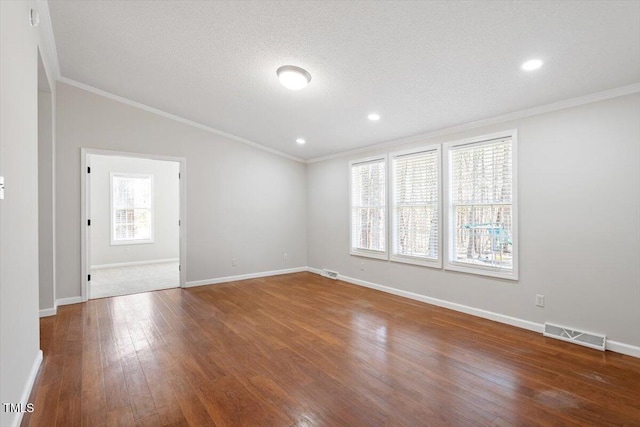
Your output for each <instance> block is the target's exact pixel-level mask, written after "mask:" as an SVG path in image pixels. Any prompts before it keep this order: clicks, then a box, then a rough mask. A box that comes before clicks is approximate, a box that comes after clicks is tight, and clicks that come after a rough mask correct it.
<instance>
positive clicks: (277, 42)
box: [49, 0, 640, 159]
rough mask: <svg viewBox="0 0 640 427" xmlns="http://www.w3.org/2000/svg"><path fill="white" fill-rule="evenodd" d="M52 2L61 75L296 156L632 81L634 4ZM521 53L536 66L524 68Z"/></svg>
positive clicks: (637, 33) (639, 72)
mask: <svg viewBox="0 0 640 427" xmlns="http://www.w3.org/2000/svg"><path fill="white" fill-rule="evenodd" d="M49 8H50V13H51V20H52V24H53V30H54V36H55V40H56V46H57V50H58V59H59V62H60V69H61V75H62V76H63V77H66V78H69V79H72V80H75V81H77V82H80V83H84V84H87V85H90V86H93V87H95V88H98V89H101V90H104V91H107V92H110V93H113V94H115V95H119V96H122V97H124V98H128V99H130V100H133V101H136V102H139V103H142V104H146V105H148V106H151V107H154V108H157V109H160V110H163V111H166V112H168V113H172V114H174V115H177V116H180V117H183V118H186V119H189V120H192V121H195V122H198V123H201V124H204V125H206V126H209V127H212V128H215V129H218V130H220V131H223V132H227V133H230V134H233V135H236V136H239V137H242V138H245V139H248V140H251V141H253V142H256V143H258V144H261V145H264V146H267V147H271V148H273V149H276V150H279V151H281V152H284V153H287V154H289V155H292V156H295V157H298V158H302V159H312V158H317V157H320V156H325V155H329V154H333V153H337V152H340V151H345V150H350V149H356V148H361V147H364V146H367V145H372V144H376V143H380V142H385V141H390V140H394V139H398V138H403V137H409V136H412V135H416V134H420V133H425V132H430V131H435V130H439V129H443V128H447V127H450V126H454V125H458V124H463V123H468V122H471V121H476V120H481V119H486V118H490V117H494V116H497V115H501V114H505V113H509V112H514V111H519V110H522V109H526V108H531V107H535V106H540V105H544V104H549V103H553V102H556V101H560V100H564V99H568V98H572V97H576V96H580V95H585V94H589V93H594V92H598V91H602V90H607V89H611V88H616V87H620V86H625V85H629V84H633V83H637V82H639V81H640V2H638V1H498V2H495V1H492V2H488V1H483V2H480V1H469V2H464V1H456V2H454V1H443V2H439V1H429V2H385V1H375V2H367V1H358V2H355V1H354V2H347V1H317V2H298V1H237V2H236V1H229V2H227V1H208V2H202V1H200V2H191V1H127V2H123V1H51V0H50V1H49ZM530 58H540V59H542V60H544V61H545V65H544V66H543V68H541V69H540V70H538V71H534V72H525V71H523V70H522V69H521V68H520V65H521V64H522V62H524V61H525V60H527V59H530ZM287 64H292V65H297V66H300V67H303V68H305V69H306V70H308V71H309V72H310V73H311V75H312V80H311V83H310V84H309V86H307V87H306V88H305V89H302V90H300V91H290V90H288V89H285V88H284V87H283V86H281V85H280V84H279V81H278V79H277V77H276V69H277V68H278V67H279V66H281V65H287ZM371 112H377V113H379V114H380V115H381V117H382V119H381V120H380V121H378V122H370V121H369V120H367V115H368V114H369V113H371ZM299 137H302V138H305V139H306V141H307V143H306V144H305V145H298V144H296V142H295V140H296V138H299ZM176 143H177V142H176Z"/></svg>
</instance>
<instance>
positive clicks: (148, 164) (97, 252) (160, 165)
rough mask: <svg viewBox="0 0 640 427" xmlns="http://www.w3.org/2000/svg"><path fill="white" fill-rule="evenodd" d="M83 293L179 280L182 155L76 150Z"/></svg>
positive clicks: (134, 289) (152, 287) (105, 293)
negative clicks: (81, 183) (79, 154)
mask: <svg viewBox="0 0 640 427" xmlns="http://www.w3.org/2000/svg"><path fill="white" fill-rule="evenodd" d="M82 160H83V174H84V176H85V179H84V187H85V188H84V191H83V194H84V195H85V198H84V199H85V200H84V201H83V206H84V209H83V211H84V214H85V216H86V218H85V219H86V221H83V229H84V237H83V242H84V248H83V250H82V254H83V261H82V265H83V267H84V271H86V275H85V274H84V272H83V279H84V280H83V282H84V286H83V288H84V289H83V300H87V299H94V298H104V297H111V296H120V295H128V294H134V293H141V292H149V291H156V290H162V289H169V288H176V287H179V286H183V285H184V277H185V275H184V267H185V266H184V262H183V261H184V234H185V233H184V229H185V226H186V224H185V223H184V221H183V218H184V216H185V215H184V214H185V212H184V209H183V208H184V179H183V178H184V166H185V161H184V159H182V158H170V157H164V156H150V155H141V154H133V153H117V152H108V151H103V150H89V149H85V150H83V155H82Z"/></svg>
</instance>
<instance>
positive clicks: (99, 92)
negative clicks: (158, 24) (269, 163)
mask: <svg viewBox="0 0 640 427" xmlns="http://www.w3.org/2000/svg"><path fill="white" fill-rule="evenodd" d="M58 81H59V82H61V83H64V84H68V85H69V86H74V87H77V88H78V89H82V90H86V91H87V92H91V93H94V94H96V95H100V96H103V97H105V98H109V99H111V100H114V101H118V102H121V103H123V104H127V105H129V106H131V107H135V108H139V109H141V110H144V111H147V112H149V113H153V114H157V115H159V116H162V117H165V118H167V119H171V120H175V121H176V122H180V123H182V124H185V125H188V126H192V127H194V128H197V129H200V130H203V131H205V132H209V133H212V134H215V135H218V136H222V137H224V138H227V139H231V140H233V141H237V142H242V143H243V144H247V145H250V146H251V147H254V148H257V149H259V150H262V151H266V152H268V153H272V154H276V155H278V156H280V157H284V158H286V159H290V160H294V161H296V162H300V163H305V160H304V159H301V158H299V157H294V156H291V155H289V154H287V153H284V152H282V151H279V150H276V149H274V148H271V147H267V146H265V145H262V144H258V143H257V142H253V141H250V140H248V139H245V138H242V137H239V136H236V135H233V134H231V133H227V132H223V131H221V130H218V129H215V128H212V127H209V126H207V125H203V124H202V123H198V122H194V121H193V120H189V119H185V118H184V117H180V116H176V115H175V114H171V113H167V112H166V111H162V110H159V109H157V108H154V107H151V106H149V105H146V104H142V103H140V102H137V101H132V100H130V99H127V98H124V97H122V96H120V95H116V94H113V93H111V92H107V91H104V90H102V89H98V88H96V87H93V86H89V85H87V84H84V83H80V82H78V81H76V80H72V79H69V78H67V77H58Z"/></svg>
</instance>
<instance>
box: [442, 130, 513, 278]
mask: <svg viewBox="0 0 640 427" xmlns="http://www.w3.org/2000/svg"><path fill="white" fill-rule="evenodd" d="M506 138H510V139H511V144H512V145H511V162H512V163H511V165H512V166H511V167H512V169H511V173H512V174H513V176H512V185H513V189H512V191H513V193H512V199H511V214H512V227H513V230H512V233H511V241H512V251H513V252H512V254H513V266H512V268H511V269H504V268H499V267H489V266H481V265H470V264H466V263H460V262H456V261H454V254H453V247H454V245H453V239H454V238H455V232H454V229H453V228H454V227H455V224H454V222H455V220H454V218H453V205H452V203H451V200H452V197H451V191H452V188H451V187H452V186H451V182H452V176H451V173H452V165H451V150H452V149H454V148H457V147H460V146H462V145H470V144H482V143H485V142H487V143H488V142H492V141H495V140H496V139H506ZM442 150H443V153H442V154H443V159H444V160H443V162H442V163H443V185H444V191H443V193H444V194H443V195H444V198H443V206H444V209H443V213H444V220H445V230H446V234H445V235H446V239H444V245H445V249H444V253H445V254H446V256H445V257H444V269H445V270H450V271H459V272H462V273H471V274H477V275H482V276H490V277H497V278H501V279H508V280H518V264H519V263H518V254H519V249H518V165H517V159H518V131H517V130H516V129H510V130H506V131H502V132H497V133H493V134H489V135H482V136H478V137H473V138H467V139H462V140H458V141H451V142H445V143H444V144H442Z"/></svg>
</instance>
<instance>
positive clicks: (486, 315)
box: [307, 267, 640, 358]
mask: <svg viewBox="0 0 640 427" xmlns="http://www.w3.org/2000/svg"><path fill="white" fill-rule="evenodd" d="M307 271H309V272H311V273H315V274H321V273H322V270H320V269H318V268H313V267H307ZM338 279H339V280H342V281H345V282H348V283H352V284H354V285H358V286H364V287H366V288H371V289H376V290H378V291H382V292H386V293H389V294H393V295H398V296H401V297H405V298H409V299H412V300H416V301H420V302H425V303H427V304H432V305H437V306H438V307H444V308H448V309H450V310H455V311H459V312H461V313H466V314H471V315H472V316H477V317H482V318H483V319H489V320H493V321H495V322H500V323H505V324H507V325H511V326H516V327H518V328H522V329H527V330H529V331H533V332H539V333H542V332H543V331H544V325H543V324H541V323H536V322H531V321H529V320H524V319H519V318H517V317H511V316H507V315H504V314H500V313H494V312H492V311H487V310H482V309H479V308H474V307H469V306H467V305H462V304H458V303H455V302H450V301H445V300H441V299H438V298H431V297H428V296H426V295H420V294H416V293H414V292H409V291H403V290H401V289H396V288H392V287H390V286H384V285H379V284H377V283H372V282H367V281H366V280H360V279H355V278H353V277H349V276H343V275H342V274H339V275H338ZM606 347H607V350H610V351H614V352H616V353H621V354H626V355H628V356H633V357H639V358H640V347H638V346H634V345H631V344H625V343H621V342H618V341H610V340H607V344H606Z"/></svg>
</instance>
